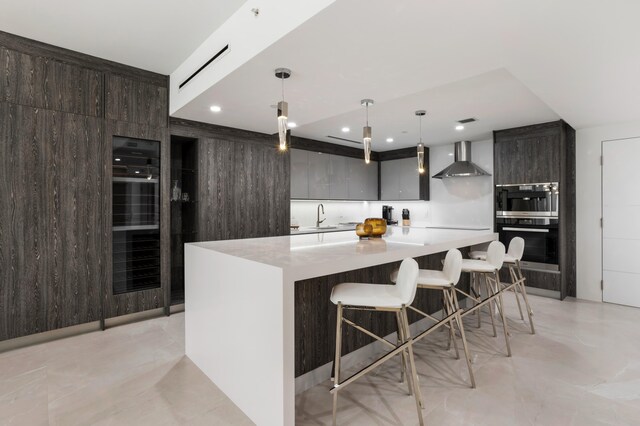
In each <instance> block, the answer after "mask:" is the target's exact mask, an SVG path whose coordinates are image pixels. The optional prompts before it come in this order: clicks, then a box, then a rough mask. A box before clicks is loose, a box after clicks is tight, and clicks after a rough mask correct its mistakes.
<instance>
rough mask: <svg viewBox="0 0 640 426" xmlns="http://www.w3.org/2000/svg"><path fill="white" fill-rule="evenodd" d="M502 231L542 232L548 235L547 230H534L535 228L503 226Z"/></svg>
mask: <svg viewBox="0 0 640 426" xmlns="http://www.w3.org/2000/svg"><path fill="white" fill-rule="evenodd" d="M502 230H503V231H522V232H543V233H548V232H549V230H548V229H536V228H510V227H508V226H505V227H504V228H502Z"/></svg>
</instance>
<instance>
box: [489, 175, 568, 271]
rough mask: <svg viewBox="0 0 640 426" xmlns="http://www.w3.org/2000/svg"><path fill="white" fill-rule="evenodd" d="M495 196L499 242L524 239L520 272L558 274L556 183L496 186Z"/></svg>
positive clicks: (557, 203)
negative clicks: (515, 238) (522, 270)
mask: <svg viewBox="0 0 640 426" xmlns="http://www.w3.org/2000/svg"><path fill="white" fill-rule="evenodd" d="M495 195H496V231H497V232H498V234H499V236H500V241H501V242H502V243H503V244H505V246H508V244H509V241H511V239H512V238H514V237H522V238H523V239H524V241H525V251H524V255H523V257H522V267H523V268H524V269H533V270H540V271H550V272H552V271H553V272H555V271H559V239H558V226H559V221H558V205H559V191H558V183H557V182H548V183H528V184H513V185H496V192H495Z"/></svg>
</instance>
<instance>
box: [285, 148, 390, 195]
mask: <svg viewBox="0 0 640 426" xmlns="http://www.w3.org/2000/svg"><path fill="white" fill-rule="evenodd" d="M291 198H293V199H311V200H377V199H378V163H377V162H375V161H372V162H371V163H370V164H365V162H364V160H362V159H361V158H352V157H345V156H342V155H334V154H326V153H319V152H314V151H306V150H301V149H292V150H291Z"/></svg>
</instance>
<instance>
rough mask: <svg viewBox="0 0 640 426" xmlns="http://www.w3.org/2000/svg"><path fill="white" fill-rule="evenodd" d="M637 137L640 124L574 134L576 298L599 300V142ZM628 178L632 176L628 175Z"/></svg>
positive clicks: (600, 272) (600, 149)
mask: <svg viewBox="0 0 640 426" xmlns="http://www.w3.org/2000/svg"><path fill="white" fill-rule="evenodd" d="M638 136H640V121H636V122H630V123H623V124H616V125H608V126H601V127H591V128H586V129H581V130H578V131H577V132H576V210H577V212H576V246H577V247H576V256H577V259H576V262H577V294H576V296H577V297H578V299H587V300H593V301H597V302H601V301H602V290H601V289H600V280H601V279H602V230H601V228H600V217H601V211H602V210H601V208H602V169H601V167H600V155H601V154H602V141H606V140H612V139H624V138H631V137H638ZM630 176H631V173H630Z"/></svg>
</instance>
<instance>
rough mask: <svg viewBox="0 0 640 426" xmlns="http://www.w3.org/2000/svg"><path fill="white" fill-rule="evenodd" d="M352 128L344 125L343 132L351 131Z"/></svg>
mask: <svg viewBox="0 0 640 426" xmlns="http://www.w3.org/2000/svg"><path fill="white" fill-rule="evenodd" d="M350 130H351V129H350V128H348V127H343V128H342V133H349V131H350Z"/></svg>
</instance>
